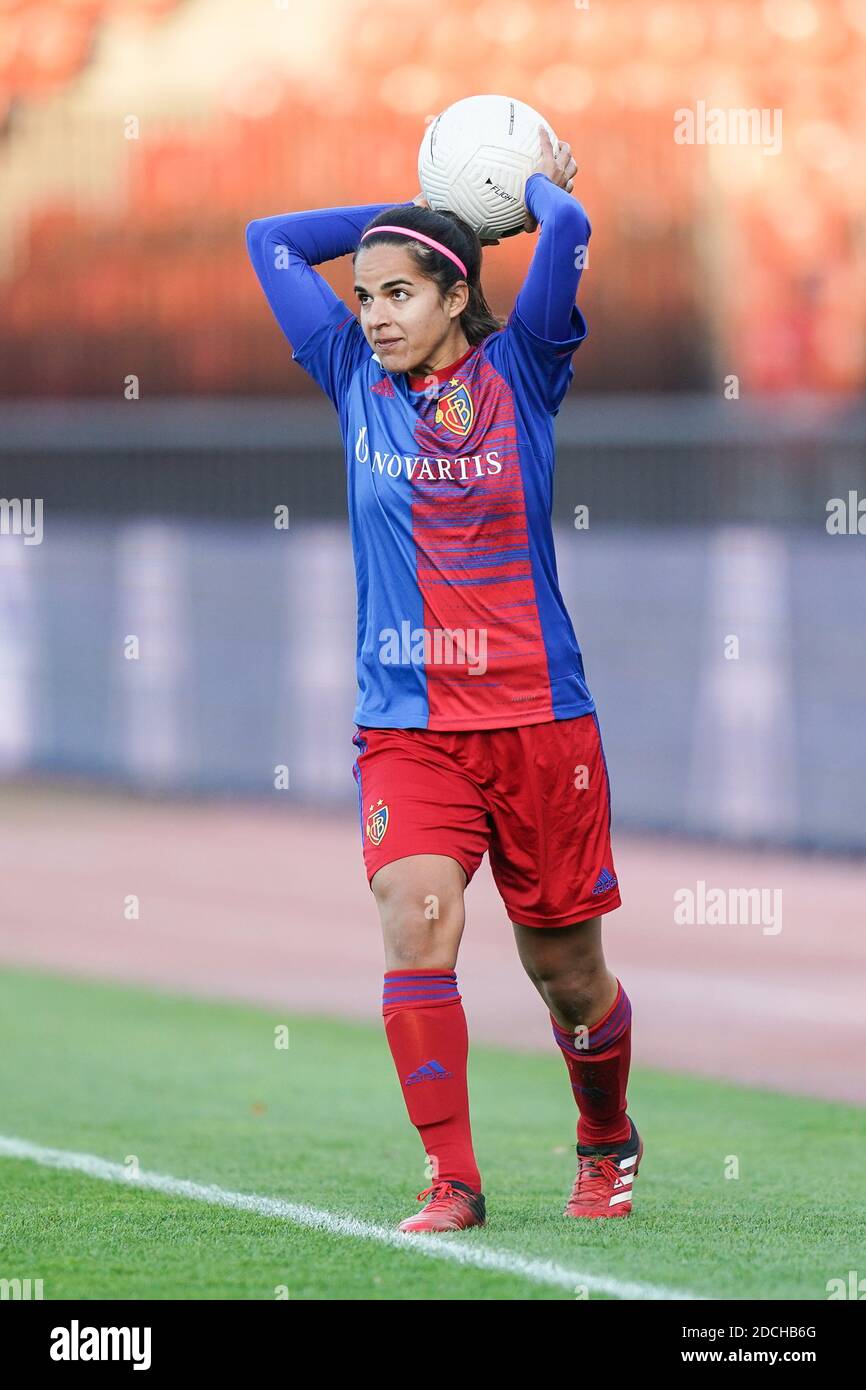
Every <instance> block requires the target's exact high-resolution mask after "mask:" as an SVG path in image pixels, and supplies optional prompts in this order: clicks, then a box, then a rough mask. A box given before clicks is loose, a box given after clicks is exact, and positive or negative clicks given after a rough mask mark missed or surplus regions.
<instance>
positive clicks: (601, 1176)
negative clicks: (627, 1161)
mask: <svg viewBox="0 0 866 1390" xmlns="http://www.w3.org/2000/svg"><path fill="white" fill-rule="evenodd" d="M577 1158H578V1164H577V1180H576V1182H575V1196H580V1197H583V1196H584V1195H586V1196H590V1195H594V1191H593V1190H594V1189H595V1187H597V1186H598V1184H599V1183H600V1182H609V1183H611V1184H613V1183H616V1181H617V1179H618V1178H620V1177H621V1176H622V1174H621V1173H620V1171H619V1168H618V1167H617V1165H616V1161H615V1159H613V1158H612V1157H610V1156H609V1155H608V1154H591V1155H590V1154H578V1156H577Z"/></svg>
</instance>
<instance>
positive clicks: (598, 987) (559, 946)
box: [511, 917, 618, 1033]
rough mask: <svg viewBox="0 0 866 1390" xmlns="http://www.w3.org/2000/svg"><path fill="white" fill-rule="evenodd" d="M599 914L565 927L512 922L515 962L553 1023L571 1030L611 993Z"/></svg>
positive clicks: (602, 1008) (593, 1019) (606, 1003)
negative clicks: (524, 973)
mask: <svg viewBox="0 0 866 1390" xmlns="http://www.w3.org/2000/svg"><path fill="white" fill-rule="evenodd" d="M601 923H602V919H601V917H589V918H587V920H586V921H584V922H575V923H574V924H573V925H572V926H570V927H522V926H520V924H519V923H517V922H512V924H511V925H512V926H513V928H514V937H515V940H516V942H517V951H518V955H519V956H520V960H521V964H522V965H523V968H524V970H525V971H526V973H527V975H528V976H529V978H530V980H531V981H532V983H533V984H534V985H535V988H536V989H537V990H538V992H539V994H540V995H541V997H542V999H543V1000H544V1002H545V1004H546V1005H547V1007H548V1009H549V1010H550V1012H551V1014H552V1015H553V1017H554V1018H555V1019H556V1021H557V1023H558V1024H559V1025H560V1026H561V1027H562V1028H565V1029H567V1030H568V1031H569V1032H571V1033H573V1032H574V1030H575V1028H577V1027H579V1026H581V1025H583V1027H585V1028H590V1027H591V1026H592V1024H593V1023H597V1022H598V1020H599V1019H600V1018H602V1017H603V1016H604V1014H606V1013H607V1011H608V1009H609V1008H610V1007H611V1005H612V1004H613V1002H614V1000H615V999H616V995H617V988H618V986H617V979H616V976H615V975H613V974H611V972H610V970H608V968H607V966H606V964H605V960H604V950H603V948H602V941H601Z"/></svg>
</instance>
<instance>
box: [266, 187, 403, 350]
mask: <svg viewBox="0 0 866 1390" xmlns="http://www.w3.org/2000/svg"><path fill="white" fill-rule="evenodd" d="M406 205H407V204H404V203H393V202H392V203H370V204H365V205H364V206H359V207H336V208H319V209H314V210H312V211H308V212H289V213H283V214H280V215H278V216H276V217H262V218H258V219H256V220H255V221H253V222H250V223H249V224H248V226H247V229H246V237H247V249H248V251H249V255H250V260H251V261H252V263H253V268H254V270H255V272H256V275H257V276H258V277H259V280H260V282H261V286H262V289H263V290H264V292H265V295H266V296H267V300H268V303H269V304H270V306H271V309H272V310H273V313H274V316H275V317H276V320H277V322H278V324H279V325H280V328H281V329H282V330H283V332H284V333H285V335H286V337H287V338H288V340H289V342H290V343H291V345H292V347H293V348H298V347H300V346H301V345H302V344H303V343H304V342H305V341H306V339H307V338H308V337H309V336H310V334H311V333H313V332H314V330H315V329H316V328H318V327H319V326H320V325H321V324H322V323H324V322H325V321H326V319H327V317H328V315H329V313H330V312H331V311H332V310H333V308H334V306H335V305H338V304H340V303H341V302H342V301H341V300H340V299H339V298H338V296H337V295H336V294H335V293H334V291H333V290H332V289H331V286H330V285H329V284H328V282H327V280H325V279H324V277H323V276H321V275H319V274H318V273H317V272H316V271H315V270H314V269H313V266H315V265H321V263H322V262H323V261H331V260H334V259H335V258H336V257H337V256H345V255H348V254H349V253H350V252H352V251H354V250H355V249H356V247H357V245H358V242H359V240H360V237H361V233H362V231H363V230H364V227H365V226H366V224H367V223H368V222H369V221H370V219H371V218H373V217H375V216H376V215H377V213H380V212H384V211H386V210H387V209H388V208H392V207H403V206H406ZM410 205H411V200H410Z"/></svg>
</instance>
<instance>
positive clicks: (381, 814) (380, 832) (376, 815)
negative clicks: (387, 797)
mask: <svg viewBox="0 0 866 1390" xmlns="http://www.w3.org/2000/svg"><path fill="white" fill-rule="evenodd" d="M387 829H388V807H387V806H383V805H382V802H381V801H380V802H379V804H378V806H373V805H372V804H371V805H370V814H369V816H368V817H367V834H368V835H369V837H370V839H371V840H372V841H373V844H374V845H381V843H382V841H383V839H384V838H385V831H386V830H387Z"/></svg>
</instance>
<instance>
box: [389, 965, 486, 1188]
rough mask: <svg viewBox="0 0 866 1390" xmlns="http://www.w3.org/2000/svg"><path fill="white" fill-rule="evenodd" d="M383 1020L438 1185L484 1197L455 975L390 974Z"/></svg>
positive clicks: (422, 971)
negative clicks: (463, 1187)
mask: <svg viewBox="0 0 866 1390" xmlns="http://www.w3.org/2000/svg"><path fill="white" fill-rule="evenodd" d="M382 1015H383V1018H384V1020H385V1034H386V1037H387V1039H388V1046H389V1047H390V1049H391V1056H392V1057H393V1058H394V1066H395V1067H396V1068H397V1076H398V1077H399V1079H400V1086H401V1088H402V1091H403V1099H404V1100H405V1102H406V1109H407V1110H408V1112H409V1119H410V1120H411V1121H412V1123H413V1125H414V1126H415V1128H416V1129H417V1131H418V1133H419V1134H420V1136H421V1142H422V1143H423V1145H424V1150H425V1152H426V1154H427V1157H428V1158H429V1160H430V1164H431V1168H432V1174H431V1176H432V1179H433V1181H434V1182H435V1181H437V1180H438V1179H440V1178H445V1179H448V1180H450V1181H452V1182H453V1181H455V1180H456V1181H457V1182H465V1183H467V1184H468V1185H469V1187H472V1188H474V1189H475V1191H476V1192H480V1191H481V1175H480V1173H479V1172H478V1165H477V1164H476V1162H475V1155H474V1153H473V1152H472V1134H471V1131H470V1128H469V1091H468V1087H467V1083H466V1061H467V1058H468V1055H469V1033H468V1030H467V1028H466V1016H465V1014H464V1012H463V1004H462V1002H461V999H460V995H459V994H458V992H457V976H456V974H455V972H454V971H453V970H441V969H415V970H386V972H385V988H384V993H383V996H382Z"/></svg>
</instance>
